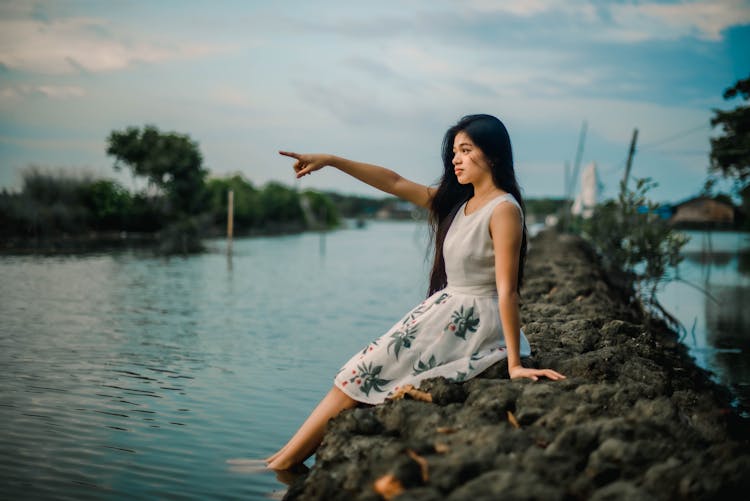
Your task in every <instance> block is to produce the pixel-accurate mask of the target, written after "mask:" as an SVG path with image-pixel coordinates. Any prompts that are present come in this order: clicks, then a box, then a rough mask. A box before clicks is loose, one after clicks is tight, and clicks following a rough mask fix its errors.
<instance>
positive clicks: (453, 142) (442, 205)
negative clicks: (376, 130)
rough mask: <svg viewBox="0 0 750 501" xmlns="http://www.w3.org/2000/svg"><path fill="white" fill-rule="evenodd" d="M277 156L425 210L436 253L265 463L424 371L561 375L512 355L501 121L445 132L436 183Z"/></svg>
mask: <svg viewBox="0 0 750 501" xmlns="http://www.w3.org/2000/svg"><path fill="white" fill-rule="evenodd" d="M279 153H280V154H282V155H285V156H288V157H291V158H294V159H295V160H296V162H295V163H294V170H295V172H296V173H297V178H301V177H304V176H307V175H310V174H312V173H313V172H315V171H317V170H319V169H321V168H323V167H325V166H332V167H335V168H337V169H339V170H341V171H343V172H345V173H347V174H349V175H351V176H354V177H355V178H357V179H359V180H361V181H363V182H365V183H367V184H369V185H371V186H374V187H375V188H378V189H380V190H382V191H384V192H386V193H390V194H392V195H395V196H397V197H399V198H402V199H405V200H408V201H410V202H412V203H414V204H416V205H419V206H421V207H425V208H428V209H429V210H430V222H431V226H432V230H433V237H434V243H435V256H434V263H433V267H432V273H431V277H430V290H429V297H428V298H427V299H426V300H425V301H424V302H422V303H421V304H420V305H418V306H417V307H416V308H414V309H413V310H412V311H410V312H409V313H408V314H407V315H406V316H405V317H404V318H403V319H402V320H401V321H400V322H399V323H397V324H396V325H394V326H393V328H391V330H390V331H388V332H387V333H386V334H385V335H384V336H382V337H380V338H379V339H377V340H375V341H373V342H372V343H370V344H369V345H368V346H366V347H365V349H364V350H363V351H362V352H361V353H357V354H355V355H354V357H352V359H351V360H349V362H347V363H346V364H345V365H344V367H342V369H341V370H340V371H339V373H338V374H337V375H336V377H335V379H334V383H335V385H334V387H333V388H332V389H331V391H330V392H329V393H328V394H327V395H326V396H325V398H324V399H323V400H322V401H321V402H320V404H318V406H317V407H316V408H315V410H314V411H313V412H312V414H311V415H310V417H309V418H308V419H307V420H306V421H305V423H304V424H303V425H302V426H301V427H300V429H299V430H298V431H297V433H296V434H295V435H294V436H293V437H292V439H291V440H290V441H289V442H288V443H287V444H286V445H285V446H284V447H283V448H282V449H280V450H279V451H278V452H276V453H275V454H273V455H272V456H270V457H268V458H267V459H266V460H265V462H266V463H267V467H268V468H270V469H273V470H287V469H289V468H292V467H294V466H297V465H299V464H300V463H302V462H303V461H304V460H305V459H307V458H308V457H309V456H310V455H312V454H313V452H314V451H315V449H316V448H317V447H318V445H319V444H320V442H321V440H322V438H323V432H324V430H325V426H326V423H327V422H328V420H329V419H330V418H332V417H334V416H336V415H337V414H338V413H339V412H341V411H342V410H344V409H348V408H351V407H355V406H356V405H357V404H358V403H365V404H377V403H381V402H383V401H384V400H385V399H386V398H387V397H388V396H389V395H390V394H392V393H394V392H396V391H398V389H399V388H400V387H403V386H404V385H406V384H412V385H414V386H418V385H419V382H420V381H421V380H422V379H425V378H430V377H437V376H444V377H446V378H449V379H451V380H454V381H463V380H466V379H469V378H472V377H474V376H476V375H477V374H479V373H480V372H482V371H483V370H485V369H486V368H487V367H489V366H490V365H492V364H494V363H496V362H497V361H499V360H501V359H503V358H507V359H508V372H509V375H510V377H511V378H514V379H515V378H530V379H533V380H537V379H538V378H539V377H540V376H543V377H547V378H549V379H552V380H558V379H563V378H564V377H565V376H563V375H562V374H560V373H558V372H555V371H554V370H551V369H527V368H524V367H523V366H522V365H521V357H522V356H528V355H529V354H530V351H531V349H530V347H529V344H528V341H527V340H526V337H525V336H524V334H523V332H521V329H520V320H519V290H520V287H521V281H522V278H523V265H524V260H525V257H526V227H525V224H524V215H523V209H522V207H523V205H522V204H523V201H522V199H521V193H520V190H519V187H518V183H517V182H516V178H515V173H514V170H513V155H512V152H511V145H510V138H509V137H508V132H507V130H506V128H505V126H504V125H503V124H502V122H501V121H500V120H498V119H497V118H495V117H493V116H490V115H470V116H466V117H464V118H462V119H461V120H460V121H459V122H458V123H457V124H456V125H455V126H453V127H451V128H450V129H449V130H448V132H447V133H446V134H445V138H444V139H443V155H442V156H443V165H444V171H443V177H442V179H441V180H440V184H439V185H438V186H437V188H435V187H428V186H423V185H420V184H417V183H414V182H412V181H409V180H407V179H404V178H403V177H401V176H400V175H398V174H397V173H395V172H393V171H391V170H388V169H385V168H383V167H378V166H375V165H369V164H365V163H360V162H354V161H352V160H347V159H344V158H339V157H335V156H331V155H323V154H297V153H292V152H285V151H281V152H279Z"/></svg>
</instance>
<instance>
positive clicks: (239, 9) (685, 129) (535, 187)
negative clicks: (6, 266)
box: [0, 0, 750, 203]
mask: <svg viewBox="0 0 750 501" xmlns="http://www.w3.org/2000/svg"><path fill="white" fill-rule="evenodd" d="M175 5H176V4H174V3H170V2H167V3H160V4H158V5H152V4H150V3H146V2H129V3H104V4H102V3H98V2H91V1H76V2H64V3H62V2H51V1H41V2H12V3H11V2H8V3H3V4H0V33H2V34H0V187H2V188H5V189H11V190H13V189H18V188H20V184H21V177H20V172H21V171H22V170H23V169H24V168H25V167H27V166H29V165H40V166H43V167H46V168H52V169H56V168H61V169H64V170H67V171H80V170H90V171H91V172H92V173H94V174H95V175H97V176H100V177H106V178H110V179H115V180H118V181H119V182H121V183H123V185H125V186H126V187H129V188H132V187H133V186H134V185H133V181H132V179H131V177H130V175H129V172H127V170H126V169H123V171H122V172H120V173H117V172H115V170H114V169H113V167H112V166H113V164H114V159H112V158H111V157H107V156H106V151H105V150H106V137H107V135H108V134H109V133H110V132H111V131H112V130H121V129H124V128H126V127H128V126H136V127H142V126H143V125H146V124H153V125H156V126H157V127H158V128H159V129H160V130H162V131H164V132H171V131H174V132H178V133H182V134H187V135H189V136H190V137H191V138H192V139H193V140H195V141H196V142H197V143H198V144H199V147H200V149H201V152H202V154H203V157H204V163H205V166H206V167H207V168H208V169H209V170H210V171H211V173H212V174H213V175H217V176H224V175H230V174H233V173H237V172H239V173H242V175H243V176H245V177H246V179H248V180H250V181H251V182H253V184H256V185H263V184H265V183H267V182H268V181H278V182H281V183H284V184H286V185H292V186H298V187H299V188H300V189H305V188H312V189H316V190H321V191H335V192H339V193H342V194H350V195H362V196H370V197H377V196H380V194H379V192H377V191H376V190H374V189H373V188H370V187H367V186H365V185H363V184H361V183H359V182H357V181H355V180H352V179H350V178H348V177H347V176H345V175H344V174H341V173H336V172H332V169H328V170H327V171H324V172H317V173H315V174H314V175H313V176H309V177H306V178H305V179H303V180H301V181H295V180H294V176H293V173H292V169H291V163H290V162H288V161H287V159H284V158H281V157H278V155H277V153H276V152H277V151H278V150H279V149H289V150H292V151H300V152H304V151H326V152H330V153H333V154H337V155H341V156H346V157H350V158H354V159H356V160H361V161H365V162H371V163H376V164H380V165H384V166H386V167H389V168H392V169H394V170H396V171H397V172H399V173H400V174H402V175H404V176H405V177H408V178H410V179H413V180H414V181H417V182H421V183H425V184H431V183H433V182H434V181H435V180H436V179H437V178H438V177H439V175H440V173H441V170H442V165H441V164H442V162H441V160H440V142H441V140H442V136H443V134H444V133H445V130H446V129H447V128H448V127H450V126H451V125H452V124H453V123H455V122H456V121H457V120H458V118H460V117H461V116H463V115H465V114H470V113H477V112H482V113H491V114H494V115H496V116H498V117H499V118H501V120H503V121H504V122H505V124H506V126H507V127H508V129H509V132H510V135H511V141H512V143H513V149H514V154H515V164H516V169H517V174H518V178H519V182H520V184H521V186H522V188H523V192H524V196H525V197H526V198H561V197H563V195H564V193H563V187H562V185H563V178H564V167H563V166H564V163H565V162H568V163H570V164H571V165H572V163H573V161H574V159H575V155H576V149H577V143H578V136H579V131H580V128H581V124H582V122H583V121H586V122H587V123H588V133H587V137H586V143H585V147H584V152H583V156H582V161H581V165H580V167H581V169H583V168H584V167H585V166H586V165H587V164H589V163H590V162H592V161H593V162H596V163H597V168H598V170H599V174H600V178H601V181H602V183H603V185H604V192H603V197H604V198H609V197H612V196H613V195H614V194H615V193H616V191H617V189H618V183H619V180H620V179H621V178H622V175H623V172H624V165H625V161H626V158H627V154H628V149H629V146H630V140H631V135H632V133H633V129H634V128H638V130H639V135H638V144H637V147H636V153H635V157H634V160H633V168H632V171H631V178H633V177H638V178H643V177H651V178H652V179H653V180H654V181H656V182H657V183H658V184H659V186H658V187H657V188H655V189H654V190H653V191H652V192H651V193H650V196H651V198H653V199H654V200H658V201H669V202H673V203H674V202H677V201H680V200H685V199H687V198H689V197H691V196H694V195H697V194H698V193H699V192H700V190H701V188H702V186H703V181H704V180H705V178H706V176H707V173H708V171H707V166H708V164H709V159H708V154H709V151H710V144H709V139H710V137H711V136H714V135H716V134H718V133H719V131H718V130H713V129H712V128H711V126H710V123H709V121H710V118H711V116H712V109H714V108H716V109H732V108H735V107H737V106H739V105H740V104H742V103H743V102H742V100H740V99H734V100H731V101H725V100H724V99H723V98H722V94H723V92H724V90H725V89H726V88H728V87H730V86H732V85H733V84H734V83H735V82H736V81H737V80H739V79H741V78H746V77H748V76H750V56H748V54H750V1H743V0H723V1H713V2H696V1H688V2H676V1H667V2H664V1H644V2H639V1H636V2H620V1H610V2H589V1H567V2H566V1H562V0H549V1H541V0H535V1H529V2H524V3H523V4H518V3H516V2H499V1H498V2H490V1H484V0H471V1H468V2H463V3H462V4H461V8H460V9H455V4H454V3H451V2H447V1H433V2H428V1H426V0H414V1H410V2H407V3H403V2H400V3H395V2H383V3H379V4H378V5H366V6H365V5H361V6H360V5H351V4H342V3H338V2H330V1H327V2H320V3H316V4H315V5H310V4H307V3H304V2H288V3H284V4H266V3H263V2H238V1H224V2H220V3H218V4H211V5H208V4H204V3H198V2H180V3H179V7H180V8H179V9H175V8H174V7H175ZM578 181H579V183H580V176H579V179H578ZM730 186H731V182H729V181H727V182H723V183H720V184H719V186H718V189H717V190H716V191H723V192H726V191H728V188H729V187H730ZM576 191H577V190H576Z"/></svg>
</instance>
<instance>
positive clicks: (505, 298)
mask: <svg viewBox="0 0 750 501" xmlns="http://www.w3.org/2000/svg"><path fill="white" fill-rule="evenodd" d="M497 301H498V303H499V304H507V303H512V304H518V301H519V296H518V291H517V290H516V289H511V288H503V287H501V288H499V289H498V290H497Z"/></svg>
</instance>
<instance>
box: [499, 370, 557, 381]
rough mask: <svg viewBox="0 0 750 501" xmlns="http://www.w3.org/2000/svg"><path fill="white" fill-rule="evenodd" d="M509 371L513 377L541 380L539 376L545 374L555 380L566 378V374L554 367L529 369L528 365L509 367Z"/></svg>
mask: <svg viewBox="0 0 750 501" xmlns="http://www.w3.org/2000/svg"><path fill="white" fill-rule="evenodd" d="M508 373H509V374H510V378H511V379H518V378H522V377H525V378H529V379H532V380H534V381H537V380H539V376H544V377H546V378H548V379H551V380H553V381H558V380H560V379H565V376H563V375H562V374H560V373H559V372H557V371H553V370H552V369H527V368H526V367H521V366H517V367H511V368H509V369H508Z"/></svg>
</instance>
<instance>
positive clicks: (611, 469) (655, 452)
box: [285, 233, 750, 501]
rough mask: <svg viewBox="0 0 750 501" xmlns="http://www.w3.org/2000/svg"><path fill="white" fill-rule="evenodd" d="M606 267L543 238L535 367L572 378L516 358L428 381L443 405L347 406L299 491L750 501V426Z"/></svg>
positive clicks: (531, 315) (531, 281)
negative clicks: (531, 376) (517, 371)
mask: <svg viewBox="0 0 750 501" xmlns="http://www.w3.org/2000/svg"><path fill="white" fill-rule="evenodd" d="M596 262H597V261H596V258H595V256H593V254H592V253H591V252H590V251H589V250H588V248H587V247H586V245H584V244H583V243H582V242H581V241H580V240H577V239H575V238H573V237H561V236H557V235H555V234H551V233H544V234H542V235H540V236H539V237H537V238H536V239H535V240H533V241H532V243H531V248H530V252H529V259H528V264H527V268H526V277H527V279H526V285H525V287H524V289H523V298H522V299H523V306H522V320H523V323H524V331H525V332H526V334H527V336H528V338H529V341H530V343H531V346H532V349H533V356H532V357H530V358H528V359H525V362H524V364H525V365H527V366H537V367H541V366H543V367H551V368H554V369H556V370H558V371H560V372H562V373H564V374H565V375H567V377H568V379H567V380H565V381H558V382H551V381H538V382H533V381H529V380H522V381H511V380H509V379H507V378H508V376H507V366H506V365H505V364H504V363H502V364H498V365H496V366H494V367H491V368H490V369H489V370H488V371H486V372H485V373H484V374H482V375H481V376H479V377H478V378H475V379H473V380H471V381H468V382H466V383H463V384H452V383H449V382H447V381H446V380H444V379H433V380H428V381H425V382H424V383H423V384H422V387H421V389H422V390H425V391H427V392H429V393H430V395H431V396H432V400H433V402H432V403H428V402H422V401H417V400H409V399H404V400H398V401H390V402H387V403H385V404H383V405H378V406H374V407H364V408H357V409H352V410H350V411H346V412H344V413H342V414H341V415H340V416H339V417H337V418H336V419H334V420H332V421H331V422H330V423H329V428H328V431H327V433H326V436H325V439H324V441H323V444H322V446H321V447H320V449H319V451H318V455H317V461H316V463H315V465H314V467H313V468H312V469H311V471H310V472H309V474H307V475H306V476H305V477H303V478H300V479H298V481H297V482H296V483H295V484H294V485H292V486H291V488H290V489H289V491H288V492H287V495H286V498H285V499H290V500H339V499H341V500H348V501H351V500H378V499H383V497H385V498H386V499H388V498H391V499H396V500H398V501H407V500H443V499H447V500H477V499H488V500H490V499H491V500H496V499H543V500H555V499H599V500H604V499H639V500H640V499H747V497H746V496H750V448H748V427H747V422H743V420H742V419H741V418H740V417H738V415H737V414H736V412H734V411H733V410H731V409H730V408H729V403H728V402H729V395H728V394H727V392H726V391H725V390H723V389H722V388H720V387H718V386H716V385H715V384H713V383H712V382H710V381H709V379H708V377H707V375H706V373H705V372H704V371H702V370H701V369H699V368H697V367H696V366H695V365H694V363H693V362H692V360H691V359H690V358H689V357H688V356H687V355H686V351H685V349H684V348H683V347H682V346H681V345H679V344H678V343H677V342H676V337H675V335H674V334H673V333H671V332H669V331H667V330H666V329H659V328H651V329H647V328H646V327H645V326H644V325H643V324H642V322H641V320H640V319H639V318H638V316H637V314H636V313H635V310H634V309H633V308H631V307H629V306H628V305H627V298H626V296H625V295H624V294H622V292H620V291H618V290H617V289H615V288H613V287H611V286H610V285H608V283H607V281H606V280H605V277H604V276H603V274H602V272H601V270H600V268H599V267H598V265H597V264H596ZM378 479H382V480H381V484H385V487H386V488H388V489H392V490H391V494H388V495H386V496H381V495H380V494H377V493H376V492H375V490H374V485H375V483H376V481H377V480H378ZM400 490H402V492H401V494H398V495H396V493H397V492H399V491H400Z"/></svg>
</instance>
